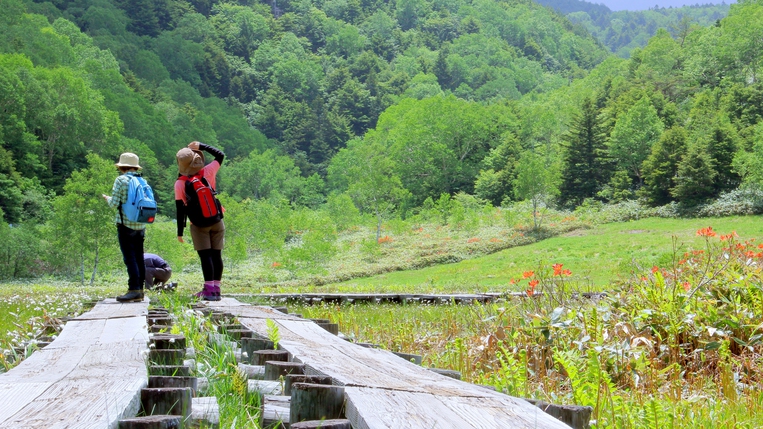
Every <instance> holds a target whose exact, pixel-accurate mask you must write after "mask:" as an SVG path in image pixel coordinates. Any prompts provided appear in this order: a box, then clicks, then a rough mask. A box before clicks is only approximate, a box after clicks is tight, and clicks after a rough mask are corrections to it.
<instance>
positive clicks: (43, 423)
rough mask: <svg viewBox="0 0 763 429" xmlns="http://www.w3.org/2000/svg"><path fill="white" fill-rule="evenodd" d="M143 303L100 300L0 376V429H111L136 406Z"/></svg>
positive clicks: (142, 374) (141, 380)
mask: <svg viewBox="0 0 763 429" xmlns="http://www.w3.org/2000/svg"><path fill="white" fill-rule="evenodd" d="M147 310H148V301H144V302H142V303H130V304H121V303H118V302H116V300H114V299H113V298H112V299H106V300H104V301H101V302H99V303H97V304H96V305H95V307H94V308H93V309H92V310H91V311H89V312H87V313H85V314H82V315H80V316H79V317H77V318H75V319H72V320H70V321H68V322H67V323H66V325H65V326H64V329H63V331H61V333H60V334H59V336H58V338H56V339H55V340H54V341H53V342H52V343H50V344H49V345H48V346H46V347H45V348H43V349H41V350H37V351H35V352H34V353H32V355H31V356H30V357H29V358H27V359H25V360H24V361H23V362H21V363H20V364H19V365H18V366H16V367H15V368H12V369H11V370H10V371H8V372H6V373H4V374H0V428H14V429H25V428H29V429H32V428H39V429H43V428H45V429H59V428H60V429H64V428H78V429H91V428H92V429H113V428H116V427H117V424H118V422H119V420H120V419H122V418H125V417H128V416H134V415H135V414H136V413H137V412H138V411H139V408H140V391H141V389H142V388H144V387H146V384H147V381H148V372H147V368H146V362H145V358H144V355H143V353H144V351H145V350H146V349H147V342H148V339H149V337H148V330H147V327H146V314H147Z"/></svg>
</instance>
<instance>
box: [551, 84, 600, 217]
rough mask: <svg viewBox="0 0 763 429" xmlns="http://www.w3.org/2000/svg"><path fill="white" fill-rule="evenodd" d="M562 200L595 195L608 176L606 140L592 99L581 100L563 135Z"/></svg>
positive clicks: (577, 200)
mask: <svg viewBox="0 0 763 429" xmlns="http://www.w3.org/2000/svg"><path fill="white" fill-rule="evenodd" d="M562 145H563V147H564V155H563V156H564V158H563V164H562V165H563V167H562V184H561V186H560V191H561V195H560V197H561V200H562V201H563V202H564V203H565V204H573V205H577V204H580V203H581V202H583V200H584V199H586V198H592V197H595V196H596V193H597V192H598V190H599V189H600V188H601V186H602V185H603V184H604V183H606V182H607V180H608V171H609V169H608V162H607V158H606V144H605V138H604V134H603V132H602V126H601V121H600V118H599V111H598V110H597V109H596V107H595V106H594V103H593V101H592V100H590V99H587V100H585V101H584V102H583V105H582V107H581V111H580V114H579V115H578V116H577V117H576V118H575V119H573V122H572V124H570V131H569V132H568V134H567V135H566V136H565V137H564V143H563V144H562Z"/></svg>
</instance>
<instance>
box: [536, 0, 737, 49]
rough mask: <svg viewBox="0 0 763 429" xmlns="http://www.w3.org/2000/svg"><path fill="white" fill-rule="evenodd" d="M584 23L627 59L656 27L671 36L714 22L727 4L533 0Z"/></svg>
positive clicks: (727, 7) (722, 14) (606, 44)
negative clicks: (619, 6)
mask: <svg viewBox="0 0 763 429" xmlns="http://www.w3.org/2000/svg"><path fill="white" fill-rule="evenodd" d="M537 2H538V3H539V4H542V5H544V6H548V7H550V8H552V9H554V10H556V11H558V12H559V13H562V14H564V15H565V16H567V18H569V19H570V21H572V22H574V23H576V24H580V25H582V26H584V27H585V28H586V29H587V30H588V31H589V32H590V33H591V34H593V35H594V36H595V37H596V38H597V39H598V40H599V41H600V42H601V43H602V44H604V45H605V46H607V47H608V48H609V49H610V50H611V51H612V52H614V53H615V54H617V55H618V56H621V57H624V58H628V57H629V56H630V53H631V51H632V50H633V49H635V48H641V47H644V46H645V45H646V43H647V42H648V41H649V39H650V38H651V37H652V36H654V35H655V34H656V32H657V30H658V29H660V28H664V29H666V30H668V31H669V32H670V33H671V34H672V35H673V36H676V34H677V33H678V32H679V31H680V29H681V28H683V27H687V26H688V25H700V26H702V27H707V26H710V25H714V24H715V23H716V22H717V21H718V20H720V19H723V18H724V17H725V16H726V15H728V13H729V5H728V4H725V3H723V4H720V5H713V4H703V5H699V4H697V5H694V6H685V7H678V8H664V7H663V8H653V9H649V10H640V11H627V10H622V11H612V10H610V9H609V8H608V7H607V6H605V5H603V4H594V3H589V2H586V1H582V0H537Z"/></svg>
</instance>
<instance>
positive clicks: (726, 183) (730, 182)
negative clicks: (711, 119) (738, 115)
mask: <svg viewBox="0 0 763 429" xmlns="http://www.w3.org/2000/svg"><path fill="white" fill-rule="evenodd" d="M700 142H701V143H704V144H705V145H706V147H707V153H708V155H709V156H710V158H711V159H712V160H713V167H714V169H715V172H716V175H715V191H716V192H715V194H716V195H718V194H720V193H723V192H728V191H730V190H732V189H736V187H737V186H739V183H740V177H739V174H737V172H736V171H734V167H733V161H734V155H735V154H736V152H737V146H738V144H737V135H736V130H735V129H734V128H733V127H732V126H731V125H730V124H728V123H722V122H718V123H716V124H715V126H713V128H712V130H711V132H710V134H709V135H707V136H705V138H704V139H701V140H700Z"/></svg>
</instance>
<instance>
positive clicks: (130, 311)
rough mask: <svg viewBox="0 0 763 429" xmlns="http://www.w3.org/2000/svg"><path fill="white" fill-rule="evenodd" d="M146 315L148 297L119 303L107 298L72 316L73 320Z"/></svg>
mask: <svg viewBox="0 0 763 429" xmlns="http://www.w3.org/2000/svg"><path fill="white" fill-rule="evenodd" d="M146 315H148V299H145V300H144V301H143V302H130V303H121V302H119V301H117V300H116V299H114V298H107V299H104V300H103V301H100V302H98V303H97V304H95V307H93V308H92V309H91V310H90V311H88V312H87V313H83V314H81V315H79V316H77V317H75V318H74V320H93V319H118V318H122V317H135V316H146Z"/></svg>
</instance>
